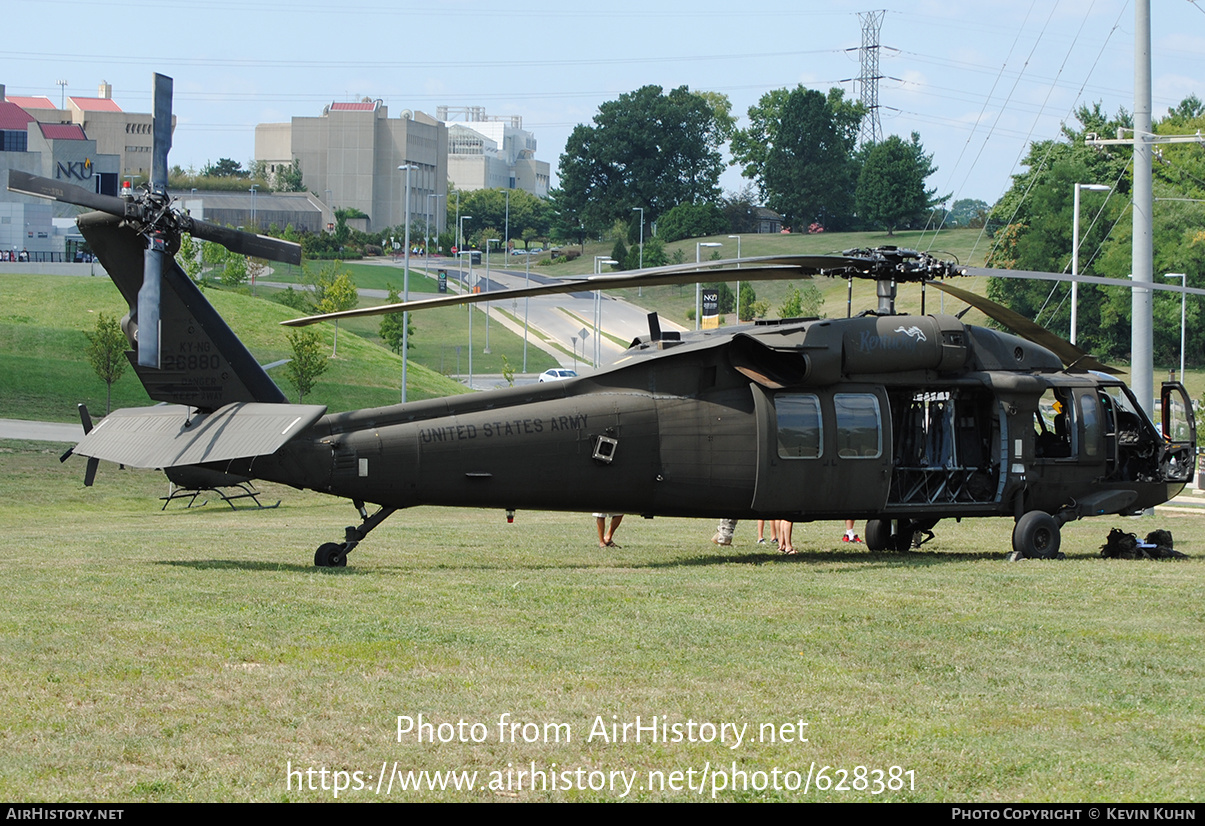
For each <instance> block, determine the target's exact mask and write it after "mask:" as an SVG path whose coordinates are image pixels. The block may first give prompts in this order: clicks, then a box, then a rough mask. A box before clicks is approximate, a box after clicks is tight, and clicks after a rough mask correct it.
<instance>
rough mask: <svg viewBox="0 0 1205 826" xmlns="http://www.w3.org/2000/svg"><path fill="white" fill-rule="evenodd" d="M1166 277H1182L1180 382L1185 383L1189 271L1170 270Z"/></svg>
mask: <svg viewBox="0 0 1205 826" xmlns="http://www.w3.org/2000/svg"><path fill="white" fill-rule="evenodd" d="M1163 277H1164V278H1179V279H1180V383H1181V384H1183V383H1184V299H1185V297H1186V296H1187V295H1188V293H1186V292H1184V288H1185V287H1187V286H1188V273H1183V272H1169V273H1167V275H1165V276H1163Z"/></svg>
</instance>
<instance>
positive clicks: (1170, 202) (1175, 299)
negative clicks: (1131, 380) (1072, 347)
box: [987, 96, 1205, 364]
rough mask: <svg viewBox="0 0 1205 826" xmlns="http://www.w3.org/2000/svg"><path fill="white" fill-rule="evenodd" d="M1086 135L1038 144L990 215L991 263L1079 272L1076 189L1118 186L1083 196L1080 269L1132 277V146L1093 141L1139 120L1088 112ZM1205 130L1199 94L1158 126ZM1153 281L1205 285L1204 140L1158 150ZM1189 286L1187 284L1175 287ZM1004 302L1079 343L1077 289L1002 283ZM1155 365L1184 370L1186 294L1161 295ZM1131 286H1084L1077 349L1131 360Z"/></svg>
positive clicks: (1193, 348)
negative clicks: (1073, 319)
mask: <svg viewBox="0 0 1205 826" xmlns="http://www.w3.org/2000/svg"><path fill="white" fill-rule="evenodd" d="M1076 119H1077V120H1078V127H1076V126H1070V125H1069V126H1066V127H1064V129H1063V134H1062V135H1061V136H1060V137H1059V138H1058V139H1052V140H1043V141H1036V142H1034V143H1033V144H1032V145H1031V146H1030V148H1029V153H1028V154H1027V155H1026V157H1025V159H1024V160H1023V162H1022V164H1023V166H1024V169H1023V170H1022V171H1021V172H1020V173H1018V174H1016V175H1014V176H1013V183H1012V186H1011V187H1010V188H1009V190H1008V191H1007V192H1006V193H1005V194H1004V195H1003V196H1002V197H1001V198H1000V200H999V201H998V202H997V203H996V204H995V205H994V206H993V207H992V209H991V211H990V213H989V215H988V216H987V229H988V231H989V233H990V240H991V249H990V252H989V255H988V265H989V266H997V267H1002V268H1007V269H1024V270H1039V271H1053V272H1070V270H1071V255H1072V247H1073V238H1072V235H1073V226H1074V217H1075V216H1074V214H1073V212H1074V200H1075V185H1076V184H1077V183H1079V184H1093V185H1097V186H1106V187H1108V188H1109V189H1108V191H1107V192H1094V191H1083V190H1082V189H1081V192H1080V213H1081V214H1080V260H1079V266H1078V271H1079V272H1080V273H1081V274H1084V275H1098V276H1106V277H1110V278H1117V279H1121V280H1124V281H1125V282H1126V283H1127V285H1128V279H1129V274H1130V271H1131V268H1132V256H1131V248H1132V245H1131V242H1132V233H1133V221H1132V217H1131V206H1130V201H1131V192H1132V189H1133V164H1132V154H1133V152H1132V149H1131V148H1130V147H1129V146H1128V145H1115V146H1107V147H1099V148H1096V147H1092V146H1089V145H1087V144H1086V143H1085V142H1084V138H1085V136H1086V134H1087V133H1090V132H1091V133H1096V134H1098V135H1101V136H1106V137H1113V136H1114V135H1116V134H1117V130H1118V128H1119V127H1121V128H1123V129H1130V128H1132V127H1133V119H1132V117H1131V116H1130V114H1129V112H1127V111H1126V110H1124V109H1121V110H1119V111H1118V112H1117V113H1116V114H1114V115H1109V114H1107V113H1106V112H1104V111H1103V110H1102V107H1101V105H1100V104H1099V103H1097V104H1094V105H1091V106H1088V105H1085V106H1081V107H1080V108H1079V110H1078V111H1077V112H1076ZM1202 128H1205V104H1202V102H1201V101H1200V100H1199V99H1198V98H1196V97H1195V96H1190V97H1188V98H1186V99H1185V100H1183V101H1182V102H1181V103H1180V104H1179V105H1178V106H1176V107H1174V108H1172V109H1170V110H1168V113H1167V115H1166V116H1165V117H1163V118H1161V119H1157V120H1155V122H1154V131H1155V132H1156V133H1158V134H1162V135H1187V134H1195V133H1197V131H1198V130H1200V129H1202ZM1153 188H1154V196H1155V202H1154V213H1153V218H1154V239H1153V240H1154V256H1155V259H1154V276H1155V280H1157V281H1165V279H1164V274H1166V273H1186V274H1187V283H1188V286H1190V287H1202V286H1205V271H1203V270H1205V147H1203V146H1201V145H1200V144H1195V143H1183V144H1170V145H1165V146H1162V147H1160V149H1159V152H1158V153H1157V155H1156V161H1155V164H1154V181H1153ZM1165 283H1175V284H1178V283H1179V279H1172V280H1171V281H1165ZM988 294H989V296H990V297H992V298H993V299H994V300H997V301H1000V302H1001V303H1004V304H1005V305H1006V306H1008V307H1010V308H1011V309H1013V310H1015V311H1017V312H1019V313H1021V314H1022V315H1025V316H1026V317H1028V318H1031V319H1034V320H1036V321H1037V322H1038V323H1039V324H1041V325H1042V326H1044V327H1046V328H1048V329H1050V330H1052V331H1054V332H1056V333H1058V334H1059V335H1061V336H1064V337H1069V335H1070V316H1071V306H1070V287H1069V286H1068V285H1058V286H1053V285H1051V284H1050V283H1048V282H1031V281H1021V280H1019V279H1005V278H1000V279H993V280H992V282H991V284H990V286H989V291H988ZM1153 305H1154V310H1153V311H1154V347H1155V360H1156V361H1157V362H1159V363H1162V364H1176V363H1178V362H1179V353H1180V296H1179V295H1176V294H1174V293H1168V292H1166V291H1156V292H1155V295H1154V300H1153ZM1186 312H1187V321H1186V327H1187V343H1186V347H1185V350H1186V355H1187V362H1188V363H1189V364H1199V363H1200V362H1201V358H1202V355H1201V354H1202V353H1205V327H1202V325H1201V323H1200V322H1201V309H1200V302H1199V301H1196V300H1192V299H1190V300H1189V301H1188V302H1187V304H1186ZM1130 313H1131V296H1130V291H1129V289H1106V288H1101V287H1095V286H1092V285H1087V284H1081V285H1080V288H1079V313H1078V322H1077V333H1078V335H1077V344H1078V345H1079V346H1080V347H1081V348H1082V349H1084V350H1087V351H1089V352H1091V353H1093V354H1095V355H1097V356H1098V357H1101V358H1104V359H1113V360H1119V361H1124V360H1128V359H1129V358H1130V343H1131V342H1130V317H1131V316H1130Z"/></svg>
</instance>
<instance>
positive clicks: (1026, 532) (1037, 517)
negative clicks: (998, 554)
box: [1009, 511, 1062, 561]
mask: <svg viewBox="0 0 1205 826" xmlns="http://www.w3.org/2000/svg"><path fill="white" fill-rule="evenodd" d="M1060 542H1061V539H1060V537H1059V523H1058V522H1056V521H1055V518H1054V517H1053V516H1051V515H1050V514H1048V513H1046V512H1045V511H1030V512H1029V513H1027V514H1025V515H1024V516H1022V517H1021V518H1020V519H1018V520H1017V524H1016V525H1015V526H1014V527H1013V552H1012V553H1011V554H1009V561H1015V560H1018V559H1059V558H1061V557H1062V554H1060V553H1059V543H1060Z"/></svg>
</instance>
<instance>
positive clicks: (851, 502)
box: [753, 385, 892, 518]
mask: <svg viewBox="0 0 1205 826" xmlns="http://www.w3.org/2000/svg"><path fill="white" fill-rule="evenodd" d="M753 392H754V397H755V406H756V410H757V421H758V463H757V487H756V489H755V491H754V496H753V507H754V509H755V510H756V511H758V512H759V513H764V514H767V515H771V514H782V515H787V514H805V515H807V516H808V517H812V516H815V517H816V518H846V517H853V516H856V515H861V514H866V513H879V512H881V511H882V508H883V505H884V503H885V502H886V501H887V491H888V489H889V487H890V482H891V463H892V460H891V427H890V422H891V411H890V408H889V406H888V403H887V396H886V394H885V393H884V392H883V389H882V388H881V387H875V386H863V385H843V386H842V387H841V388H840V390H839V391H837V390H824V389H820V390H811V389H809V390H806V391H794V390H778V391H775V392H768V391H767V390H765V389H763V388H760V387H755V388H754V391H753Z"/></svg>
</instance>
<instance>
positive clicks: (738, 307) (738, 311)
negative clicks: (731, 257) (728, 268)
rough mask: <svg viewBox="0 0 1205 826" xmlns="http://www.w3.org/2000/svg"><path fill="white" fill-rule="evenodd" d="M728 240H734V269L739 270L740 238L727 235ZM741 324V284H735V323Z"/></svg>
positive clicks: (738, 282)
mask: <svg viewBox="0 0 1205 826" xmlns="http://www.w3.org/2000/svg"><path fill="white" fill-rule="evenodd" d="M728 237H729V238H735V239H736V268H737V269H738V270H739V269H740V268H741V237H740V236H739V235H729V236H728ZM740 322H741V282H740V281H737V282H736V323H737V324H740Z"/></svg>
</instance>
